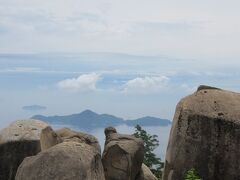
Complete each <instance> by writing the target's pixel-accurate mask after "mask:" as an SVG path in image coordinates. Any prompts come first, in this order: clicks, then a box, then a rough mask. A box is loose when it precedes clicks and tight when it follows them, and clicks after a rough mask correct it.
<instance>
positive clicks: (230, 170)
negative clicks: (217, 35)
mask: <svg viewBox="0 0 240 180" xmlns="http://www.w3.org/2000/svg"><path fill="white" fill-rule="evenodd" d="M239 159H240V94H239V93H234V92H229V91H224V90H221V89H216V88H211V87H208V86H201V87H200V88H199V89H198V91H197V92H195V93H194V94H193V95H190V96H188V97H185V98H183V99H182V100H181V101H180V102H179V104H178V105H177V108H176V112H175V116H174V120H173V124H172V129H171V134H170V139H169V144H168V149H167V154H166V162H165V169H164V177H163V179H164V180H182V179H183V177H184V174H185V172H186V171H187V170H189V169H191V168H195V169H196V170H197V172H198V173H199V175H200V176H201V178H202V179H204V180H213V179H214V180H237V179H239V178H240V161H239Z"/></svg>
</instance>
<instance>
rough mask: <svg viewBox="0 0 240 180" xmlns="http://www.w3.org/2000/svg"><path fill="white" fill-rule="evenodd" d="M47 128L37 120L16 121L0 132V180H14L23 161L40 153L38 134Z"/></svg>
mask: <svg viewBox="0 0 240 180" xmlns="http://www.w3.org/2000/svg"><path fill="white" fill-rule="evenodd" d="M47 126H48V125H47V124H46V123H44V122H42V121H38V120H32V119H30V120H18V121H15V122H13V123H12V124H10V125H9V126H8V127H7V128H5V129H2V130H1V131H0V179H1V180H14V178H15V174H16V171H17V168H18V166H19V165H20V164H21V162H22V161H23V159H24V158H25V157H28V156H33V155H36V154H37V153H38V152H40V151H41V147H40V141H39V140H40V132H41V130H42V129H43V128H45V127H47Z"/></svg>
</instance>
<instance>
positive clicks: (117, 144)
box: [102, 127, 144, 180]
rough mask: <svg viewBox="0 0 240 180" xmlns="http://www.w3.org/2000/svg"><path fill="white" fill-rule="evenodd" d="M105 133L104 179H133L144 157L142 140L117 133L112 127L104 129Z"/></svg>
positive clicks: (138, 171) (137, 173)
mask: <svg viewBox="0 0 240 180" xmlns="http://www.w3.org/2000/svg"><path fill="white" fill-rule="evenodd" d="M105 135H106V142H105V147H104V152H103V156H102V163H103V167H104V172H105V178H106V180H135V179H136V178H137V175H139V173H140V171H141V166H142V162H143V158H144V143H143V141H142V140H141V139H139V138H135V137H134V136H130V135H123V134H118V133H117V131H116V129H114V128H112V127H109V128H106V129H105Z"/></svg>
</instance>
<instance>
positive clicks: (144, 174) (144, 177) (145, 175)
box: [136, 164, 158, 180]
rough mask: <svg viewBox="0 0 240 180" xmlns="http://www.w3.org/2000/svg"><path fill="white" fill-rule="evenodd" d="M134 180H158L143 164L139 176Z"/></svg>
mask: <svg viewBox="0 0 240 180" xmlns="http://www.w3.org/2000/svg"><path fill="white" fill-rule="evenodd" d="M136 180H158V179H157V178H156V176H154V174H153V173H152V172H151V170H150V169H149V168H148V167H147V166H146V165H145V164H142V169H141V172H140V175H139V177H138V178H137V179H136Z"/></svg>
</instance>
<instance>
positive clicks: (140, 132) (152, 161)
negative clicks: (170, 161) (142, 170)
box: [133, 125, 164, 179]
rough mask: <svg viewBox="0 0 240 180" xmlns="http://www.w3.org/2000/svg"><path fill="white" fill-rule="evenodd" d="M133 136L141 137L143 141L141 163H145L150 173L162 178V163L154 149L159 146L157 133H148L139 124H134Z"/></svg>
mask: <svg viewBox="0 0 240 180" xmlns="http://www.w3.org/2000/svg"><path fill="white" fill-rule="evenodd" d="M133 135H134V136H135V137H138V138H142V140H143V141H144V147H145V154H144V160H143V163H144V164H146V165H147V166H148V167H149V168H150V170H151V171H152V173H153V174H154V175H155V176H156V177H157V178H158V179H161V178H162V168H163V165H164V163H163V162H162V161H161V159H160V158H158V157H157V156H156V154H155V153H154V150H155V149H156V148H157V147H158V146H159V140H158V139H157V138H158V136H157V135H151V134H148V133H147V132H146V131H145V130H144V129H142V127H141V126H139V125H137V126H135V133H134V134H133Z"/></svg>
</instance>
